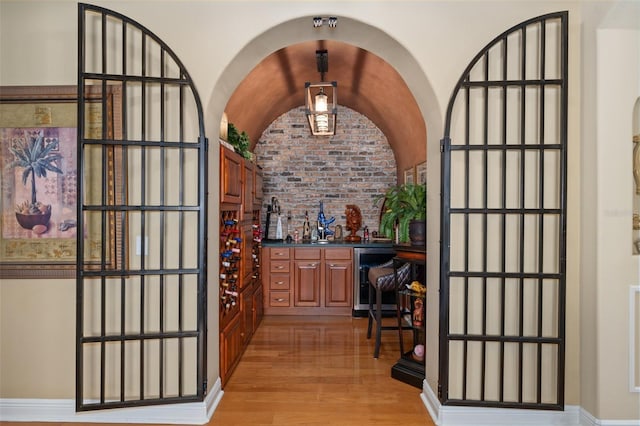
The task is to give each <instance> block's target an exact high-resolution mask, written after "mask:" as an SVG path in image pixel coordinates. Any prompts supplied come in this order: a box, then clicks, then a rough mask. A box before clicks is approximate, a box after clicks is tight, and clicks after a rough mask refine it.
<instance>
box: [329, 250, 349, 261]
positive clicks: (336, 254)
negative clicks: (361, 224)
mask: <svg viewBox="0 0 640 426" xmlns="http://www.w3.org/2000/svg"><path fill="white" fill-rule="evenodd" d="M352 251H353V249H352V248H348V247H340V248H327V249H325V251H324V258H325V259H344V260H349V259H351V252H352Z"/></svg>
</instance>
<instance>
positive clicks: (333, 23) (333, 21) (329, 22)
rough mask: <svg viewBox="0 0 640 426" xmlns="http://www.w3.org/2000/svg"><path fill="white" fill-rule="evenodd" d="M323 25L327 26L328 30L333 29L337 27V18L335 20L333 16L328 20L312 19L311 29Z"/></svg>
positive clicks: (318, 17)
mask: <svg viewBox="0 0 640 426" xmlns="http://www.w3.org/2000/svg"><path fill="white" fill-rule="evenodd" d="M325 23H326V24H327V25H328V26H329V28H335V27H337V26H338V18H336V17H335V16H330V17H328V18H322V17H320V16H316V17H314V18H313V28H319V27H321V26H322V25H324V24H325Z"/></svg>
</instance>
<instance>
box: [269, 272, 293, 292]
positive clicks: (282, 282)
mask: <svg viewBox="0 0 640 426" xmlns="http://www.w3.org/2000/svg"><path fill="white" fill-rule="evenodd" d="M290 279H291V275H289V274H271V275H270V276H269V288H270V289H271V290H289V282H290Z"/></svg>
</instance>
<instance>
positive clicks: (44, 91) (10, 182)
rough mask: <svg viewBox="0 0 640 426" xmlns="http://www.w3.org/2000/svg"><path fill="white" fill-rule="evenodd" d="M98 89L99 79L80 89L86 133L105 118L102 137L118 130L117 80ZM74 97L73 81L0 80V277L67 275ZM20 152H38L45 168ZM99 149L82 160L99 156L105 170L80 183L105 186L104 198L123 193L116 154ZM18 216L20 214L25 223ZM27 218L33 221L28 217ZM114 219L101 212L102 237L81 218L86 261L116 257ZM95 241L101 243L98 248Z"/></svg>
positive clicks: (71, 243) (73, 239)
mask: <svg viewBox="0 0 640 426" xmlns="http://www.w3.org/2000/svg"><path fill="white" fill-rule="evenodd" d="M101 90H102V89H101V87H99V86H96V87H87V88H86V90H85V99H86V104H85V105H86V110H85V114H84V115H85V119H86V126H85V131H86V133H87V137H88V138H94V137H95V138H100V136H101V134H102V132H103V130H104V129H103V127H104V125H105V124H106V127H105V128H106V131H107V138H114V137H115V138H118V137H119V136H118V135H121V134H122V131H121V117H120V114H119V113H118V111H121V108H120V107H119V104H120V103H121V96H120V88H119V86H113V87H108V89H107V94H106V96H102V93H101ZM77 99H78V94H77V88H76V86H0V165H1V166H2V168H1V169H0V178H1V181H0V185H1V188H0V190H1V191H0V196H1V199H2V205H1V206H0V278H74V277H75V274H76V266H77V257H76V245H77V236H76V232H77V231H76V228H75V224H76V219H77V207H76V206H77V181H78V179H79V176H78V164H77V162H78V159H77V155H78V149H77V128H78V126H77V114H78V104H77ZM103 111H105V112H106V114H105V113H103ZM29 150H30V151H29ZM21 152H22V154H23V155H24V154H25V152H26V153H30V155H37V154H36V153H39V155H41V158H40V163H44V164H47V165H46V166H43V168H44V169H45V170H42V169H40V170H36V171H34V170H35V167H36V166H29V165H27V164H28V162H27V163H25V162H24V161H22V162H21V161H20V159H21V157H20V153H21ZM99 156H104V157H105V158H104V159H101V158H99V159H98V160H95V159H94V160H91V159H89V160H85V161H100V162H101V163H102V164H106V170H105V171H104V172H105V173H101V175H100V177H99V178H97V179H90V182H89V183H85V185H89V191H98V193H101V192H102V191H105V193H106V194H107V195H106V199H107V203H109V204H115V203H116V201H117V200H118V199H119V200H120V201H121V200H123V199H124V197H125V194H123V190H122V189H121V188H122V186H121V182H122V176H121V175H122V164H123V163H122V154H121V153H119V152H118V151H117V150H116V149H115V148H114V146H113V145H110V146H108V147H105V148H104V150H102V151H101V153H100V154H99ZM103 160H105V161H103ZM92 164H93V163H88V165H86V167H87V168H89V167H90V166H91V165H92ZM102 164H95V165H96V167H102ZM85 177H86V175H85ZM34 206H35V209H38V208H39V209H40V210H42V212H44V211H48V214H49V217H46V214H44V213H42V214H41V213H37V212H36V213H37V214H36V213H34V212H35V210H34ZM29 209H31V211H30V212H27V210H29ZM22 213H26V214H22ZM43 215H44V216H45V217H43ZM20 217H22V218H24V217H27V218H28V220H27V223H24V220H23V221H21V220H20V219H19V218H20ZM33 220H36V221H37V222H41V223H36V224H35V225H34V224H33V223H31V222H32V221H33ZM86 221H87V220H86V219H85V222H86ZM45 222H46V223H45ZM34 223H35V222H34ZM122 223H123V222H122V218H121V217H118V216H116V215H115V213H113V212H110V213H108V214H107V217H106V232H107V235H108V237H106V238H104V237H103V235H102V234H101V233H100V232H99V231H96V229H98V228H100V226H92V225H91V224H90V223H85V230H84V235H85V243H84V245H85V256H84V258H85V261H87V263H88V264H89V265H91V264H95V265H102V267H106V268H108V269H113V268H116V266H117V265H118V264H121V262H122V260H123V259H122V258H121V253H123V250H120V249H119V247H118V244H123V243H119V242H121V241H124V239H123V238H122V233H123V228H122ZM92 229H93V230H92ZM103 232H104V231H103ZM118 234H119V235H118ZM103 241H104V242H106V243H107V245H108V247H105V250H104V251H103V250H102V245H103Z"/></svg>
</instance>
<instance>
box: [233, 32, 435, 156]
mask: <svg viewBox="0 0 640 426" xmlns="http://www.w3.org/2000/svg"><path fill="white" fill-rule="evenodd" d="M319 49H326V50H327V51H328V58H329V68H328V71H327V72H326V73H325V76H324V80H325V81H337V82H338V95H337V100H338V105H343V106H346V107H349V108H351V109H353V110H355V111H358V112H359V113H361V114H363V115H365V116H366V117H367V118H369V119H370V120H371V121H373V123H375V124H376V126H378V128H379V129H380V130H381V131H382V132H383V133H384V134H385V136H386V137H387V140H388V141H389V144H390V146H391V148H392V150H393V151H394V153H395V155H396V161H397V163H398V167H399V168H400V167H406V166H410V165H413V164H417V163H420V162H422V161H424V160H425V159H426V127H425V123H424V119H423V115H422V113H421V111H420V109H419V108H418V105H417V103H416V101H415V99H414V97H413V95H412V94H411V92H410V91H409V88H408V87H407V85H406V84H405V82H404V80H403V79H402V77H401V76H400V75H399V74H398V73H397V72H396V70H395V69H394V67H393V66H392V64H389V63H387V62H385V61H384V60H382V59H381V58H380V57H378V56H376V55H374V54H372V53H371V52H368V51H366V50H363V49H361V48H358V47H356V46H353V45H350V44H346V43H342V42H339V41H334V40H315V41H308V42H303V43H298V44H294V45H290V46H287V47H285V48H282V49H280V50H278V51H276V52H274V53H272V54H271V55H269V56H267V57H266V58H265V59H264V60H263V61H262V62H260V63H259V64H258V65H257V66H256V67H255V68H254V69H253V70H252V71H251V72H250V73H249V74H248V75H247V76H246V77H245V79H244V80H243V81H242V82H241V83H240V85H239V86H238V87H237V89H236V90H235V92H234V93H233V95H232V96H231V98H230V99H229V102H228V103H227V106H226V108H225V112H226V114H227V118H228V120H229V122H231V123H233V124H234V125H235V126H236V128H238V129H239V130H241V131H246V132H247V134H248V135H249V138H250V140H251V144H252V148H253V146H255V144H256V142H257V141H258V139H259V138H260V136H261V135H262V132H263V131H264V130H265V129H266V128H267V127H268V126H269V124H271V122H273V121H274V120H275V119H276V118H277V117H279V116H280V115H281V114H283V113H285V112H287V111H289V110H291V109H293V108H296V107H300V106H302V105H304V83H305V82H307V81H308V82H319V81H320V73H319V72H318V70H317V66H316V50H319ZM339 125H340V115H339V109H338V126H339Z"/></svg>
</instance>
